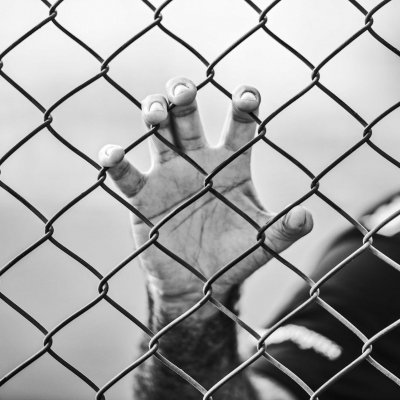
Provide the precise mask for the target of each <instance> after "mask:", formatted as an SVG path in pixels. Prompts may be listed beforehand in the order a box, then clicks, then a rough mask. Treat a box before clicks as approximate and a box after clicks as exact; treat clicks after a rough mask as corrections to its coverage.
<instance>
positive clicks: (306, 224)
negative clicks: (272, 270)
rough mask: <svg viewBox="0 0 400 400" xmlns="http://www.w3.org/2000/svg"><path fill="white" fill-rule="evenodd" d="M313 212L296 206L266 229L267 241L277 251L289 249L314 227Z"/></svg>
mask: <svg viewBox="0 0 400 400" xmlns="http://www.w3.org/2000/svg"><path fill="white" fill-rule="evenodd" d="M313 225H314V222H313V218H312V215H311V213H310V212H309V211H308V210H307V209H306V208H304V207H302V206H296V207H294V208H293V209H292V210H290V211H289V212H288V213H287V214H286V215H284V216H283V217H282V218H280V219H279V220H278V221H276V222H275V223H274V224H273V225H271V226H270V227H269V228H268V229H267V230H266V231H265V243H266V244H267V246H268V247H270V248H271V249H272V250H273V251H275V252H276V253H280V252H281V251H283V250H285V249H287V248H288V247H289V246H291V245H292V244H293V243H294V242H296V241H297V240H298V239H300V238H301V237H303V236H305V235H307V234H308V233H309V232H310V231H311V230H312V228H313Z"/></svg>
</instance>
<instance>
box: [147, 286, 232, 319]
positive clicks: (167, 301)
mask: <svg viewBox="0 0 400 400" xmlns="http://www.w3.org/2000/svg"><path fill="white" fill-rule="evenodd" d="M147 290H148V296H149V302H150V308H151V311H152V314H153V315H163V316H165V317H167V318H168V319H169V320H170V321H172V320H174V319H176V318H178V317H179V316H181V315H182V314H184V313H185V312H187V311H188V310H190V309H191V308H193V307H196V305H199V308H197V309H196V310H195V311H193V313H192V314H191V315H190V317H189V318H191V319H195V320H200V321H201V320H207V319H210V318H212V317H213V316H215V315H216V314H218V313H221V311H220V310H219V309H218V308H217V307H216V306H215V305H214V304H212V303H211V301H206V302H203V303H202V304H201V301H202V300H203V299H204V297H205V295H204V294H203V292H202V291H201V290H200V289H199V290H198V291H195V292H194V291H192V292H190V293H180V294H178V293H174V294H171V293H165V292H163V291H162V290H160V289H159V288H158V287H156V286H154V285H152V284H151V283H149V284H148V285H147ZM212 297H213V298H214V299H215V300H217V301H219V302H220V303H222V304H223V305H224V306H225V307H227V308H228V309H229V310H231V311H234V310H235V308H236V305H237V302H238V300H239V287H237V286H235V287H233V288H232V289H231V290H230V291H228V292H226V293H215V292H214V291H213V293H212Z"/></svg>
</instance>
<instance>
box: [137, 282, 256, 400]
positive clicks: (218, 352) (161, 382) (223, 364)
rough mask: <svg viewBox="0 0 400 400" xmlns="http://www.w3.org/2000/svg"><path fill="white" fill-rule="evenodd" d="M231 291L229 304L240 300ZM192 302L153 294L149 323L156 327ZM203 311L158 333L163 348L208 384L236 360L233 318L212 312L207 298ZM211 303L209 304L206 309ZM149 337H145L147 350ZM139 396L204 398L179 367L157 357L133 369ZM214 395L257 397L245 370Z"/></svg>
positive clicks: (252, 399) (144, 399)
mask: <svg viewBox="0 0 400 400" xmlns="http://www.w3.org/2000/svg"><path fill="white" fill-rule="evenodd" d="M236 297H237V293H236V290H235V293H232V294H231V295H230V298H229V299H228V301H227V306H232V305H233V304H234V303H235V301H236ZM188 307H189V306H188V304H177V303H174V304H171V303H169V304H168V303H167V302H162V301H161V302H160V301H159V300H157V299H151V300H150V309H151V310H150V316H149V325H150V328H151V329H152V330H153V331H154V332H157V331H159V330H160V329H161V328H163V327H164V326H165V325H167V324H168V323H170V322H171V321H173V320H174V319H175V318H177V317H178V316H179V315H181V314H182V313H183V312H184V311H186V310H187V309H188ZM204 307H205V308H204V309H203V310H201V312H200V313H197V312H196V313H194V314H193V315H191V316H190V317H189V318H187V319H185V320H184V321H182V322H181V323H180V324H178V325H177V326H175V327H174V328H173V329H172V330H170V331H169V332H168V333H167V334H166V335H164V336H163V337H162V338H161V339H160V347H159V352H160V353H161V354H162V355H163V356H165V357H166V358H167V359H168V360H170V361H171V362H173V363H174V364H176V365H177V366H178V367H179V368H181V369H182V370H184V371H185V372H186V373H187V374H189V375H190V376H191V377H192V378H194V379H195V380H196V381H197V382H198V383H200V384H201V385H202V386H203V387H205V388H206V389H209V388H210V387H212V386H213V385H214V384H215V383H217V382H218V381H219V380H220V379H222V378H223V377H224V376H226V375H227V374H228V373H229V372H231V371H232V370H233V369H234V368H235V367H236V366H237V365H238V364H239V357H238V352H237V337H236V329H235V324H234V322H233V321H232V320H230V319H229V318H228V317H226V316H225V315H224V314H223V313H221V312H213V310H211V307H213V306H212V305H210V304H206V305H205V306H204ZM207 308H209V309H208V310H207ZM147 347H148V338H147V339H146V340H143V342H142V348H143V350H145V349H147ZM134 392H135V397H134V398H135V399H139V400H149V399H151V400H161V399H173V398H176V397H177V396H178V395H179V398H180V399H183V400H191V399H201V398H202V395H201V394H200V393H199V391H197V390H196V389H195V388H193V387H192V386H191V385H190V384H188V383H187V382H185V381H184V380H183V379H182V378H181V377H179V376H178V375H177V374H176V373H175V372H172V371H170V370H169V369H168V368H167V367H165V366H164V365H163V364H162V363H161V362H160V361H159V360H158V359H157V358H156V357H152V358H151V359H149V360H147V361H146V362H145V363H144V364H142V365H141V366H140V367H139V368H138V370H137V372H136V374H135V385H134ZM213 399H216V400H225V399H229V400H236V399H241V400H255V399H256V396H255V393H254V391H253V389H252V387H251V385H250V382H249V380H248V378H247V375H246V373H245V372H243V373H240V374H238V375H237V376H236V377H235V378H233V379H231V380H230V381H228V382H227V383H226V384H224V385H223V386H222V387H221V388H219V389H218V390H217V392H216V393H215V394H214V395H213Z"/></svg>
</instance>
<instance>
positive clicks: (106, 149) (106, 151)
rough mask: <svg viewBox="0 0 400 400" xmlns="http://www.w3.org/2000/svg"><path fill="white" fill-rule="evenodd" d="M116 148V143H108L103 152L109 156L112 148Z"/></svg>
mask: <svg viewBox="0 0 400 400" xmlns="http://www.w3.org/2000/svg"><path fill="white" fill-rule="evenodd" d="M117 148H119V146H117V145H115V144H110V145H108V146H107V147H106V148H105V149H104V154H105V155H106V156H107V157H110V154H111V152H112V150H113V149H117Z"/></svg>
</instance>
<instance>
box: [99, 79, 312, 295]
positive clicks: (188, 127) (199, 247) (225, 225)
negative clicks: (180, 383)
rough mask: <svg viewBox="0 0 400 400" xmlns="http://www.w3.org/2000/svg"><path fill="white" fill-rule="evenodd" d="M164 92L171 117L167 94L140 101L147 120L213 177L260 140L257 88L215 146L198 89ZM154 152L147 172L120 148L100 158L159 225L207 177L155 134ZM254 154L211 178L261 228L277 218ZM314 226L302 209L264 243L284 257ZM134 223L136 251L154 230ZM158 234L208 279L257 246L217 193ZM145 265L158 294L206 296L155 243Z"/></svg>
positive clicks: (229, 276) (246, 263)
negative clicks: (260, 184) (260, 193)
mask: <svg viewBox="0 0 400 400" xmlns="http://www.w3.org/2000/svg"><path fill="white" fill-rule="evenodd" d="M166 89H167V98H168V100H169V101H170V102H172V103H174V104H175V105H176V106H175V107H174V108H173V109H172V110H171V111H170V112H168V111H167V100H166V98H165V97H164V96H163V95H161V94H157V95H152V96H148V97H147V98H146V99H145V100H144V101H143V103H142V114H143V119H144V121H145V123H146V124H147V126H148V127H150V126H151V125H158V124H159V125H160V127H159V129H158V132H159V133H160V134H161V135H162V136H163V137H164V138H166V139H167V140H168V141H170V142H171V143H174V137H175V138H177V140H178V141H179V147H180V148H181V149H182V150H183V151H184V152H185V153H186V154H187V155H188V156H189V157H191V158H192V159H193V160H195V161H196V163H198V164H199V165H200V166H202V168H203V169H204V170H205V171H207V172H211V171H212V170H213V169H214V168H215V167H217V166H218V165H219V164H220V163H222V162H223V161H224V160H226V159H227V158H228V157H230V156H231V155H232V154H233V153H234V152H235V151H237V150H238V149H239V148H240V147H242V146H243V145H245V144H246V143H247V142H249V141H250V140H251V139H252V138H253V137H254V133H255V127H256V124H255V122H254V120H253V119H252V117H251V116H250V115H249V113H250V112H253V113H256V114H257V112H258V107H259V104H260V94H259V93H258V91H257V90H256V89H254V88H252V87H249V86H241V87H239V88H237V89H236V90H235V92H234V94H233V98H232V105H231V108H230V110H229V113H228V115H227V119H226V123H225V125H224V128H223V133H222V137H221V141H220V144H219V145H218V146H217V147H210V146H209V145H208V143H207V141H206V138H205V136H204V132H203V127H202V124H201V121H200V115H199V111H198V108H197V103H196V99H195V98H196V87H195V85H194V84H193V83H192V82H191V81H189V80H188V79H185V78H175V79H172V80H170V81H169V82H168V83H167V85H166ZM151 155H152V160H153V162H152V167H151V169H150V170H149V171H148V172H147V173H145V174H143V173H141V172H140V171H138V170H137V169H136V168H135V167H134V166H133V165H131V164H130V163H129V161H128V160H127V159H126V158H125V157H124V150H123V149H122V148H121V147H119V146H115V145H108V146H105V147H103V148H102V150H101V151H100V153H99V159H100V163H101V165H102V166H104V167H108V168H109V169H108V173H109V175H110V176H111V177H112V178H113V180H114V181H115V183H116V185H117V186H118V187H119V189H120V190H121V191H122V192H123V193H124V194H125V195H126V196H127V197H128V199H129V201H130V202H131V204H132V205H134V206H135V207H136V208H137V209H138V210H139V211H140V212H141V213H142V214H143V215H145V216H146V217H147V218H148V219H149V220H151V221H152V223H154V224H156V223H157V222H159V221H160V220H161V219H162V218H164V217H165V216H166V215H167V214H168V213H170V212H171V211H172V210H174V209H175V208H176V207H177V206H178V205H179V204H181V203H182V202H183V201H185V200H187V199H188V198H190V197H191V196H192V195H194V194H195V193H197V192H198V191H200V190H201V189H202V188H203V187H204V175H202V174H201V173H200V172H199V171H197V170H196V169H195V168H194V167H192V166H191V165H190V164H189V163H188V162H187V161H186V160H184V159H183V158H182V157H180V156H179V155H177V154H176V153H175V152H174V151H173V150H171V149H170V148H169V147H168V146H166V145H165V144H164V143H162V142H161V141H160V140H159V139H157V138H156V137H151ZM250 156H251V148H250V149H249V150H247V151H246V152H244V153H243V154H242V155H240V156H239V157H238V158H236V159H235V160H234V161H233V162H232V163H231V164H229V165H228V166H226V167H225V168H223V169H222V170H221V171H220V172H219V173H218V174H217V175H216V176H215V177H214V178H213V188H214V189H215V190H217V191H218V192H219V193H221V194H223V195H224V196H225V197H226V198H227V199H228V200H229V201H231V202H232V203H234V204H235V205H236V206H237V207H238V208H239V209H241V210H243V212H245V213H246V214H248V215H249V216H250V217H251V218H252V219H253V220H254V221H256V223H257V224H259V225H263V224H265V223H266V222H267V221H268V220H269V219H270V218H272V217H273V216H274V214H273V213H271V212H269V211H267V210H265V209H264V208H263V206H262V205H261V203H260V201H259V200H258V197H257V194H256V192H255V188H254V186H253V183H252V179H251V172H250ZM312 225H313V221H312V217H311V214H310V213H309V212H308V211H307V210H305V209H304V208H302V207H301V206H297V207H295V208H293V209H292V210H291V211H290V212H289V213H288V214H287V215H286V216H284V217H282V218H281V219H279V220H278V221H277V222H276V223H274V224H273V225H271V226H270V227H269V228H268V229H267V230H266V231H265V244H266V245H267V246H268V247H269V248H271V249H272V250H273V251H275V252H277V253H279V252H281V251H283V250H285V249H286V248H287V247H289V246H290V245H291V244H292V243H294V242H295V241H296V240H297V239H299V238H300V237H302V236H304V235H305V234H307V233H308V232H309V231H310V230H311V229H312ZM132 226H133V234H134V239H135V242H136V245H137V246H141V245H142V244H143V243H145V242H146V241H148V240H149V232H150V228H149V227H148V226H147V225H146V224H145V223H143V222H142V221H140V220H139V219H137V218H135V217H134V216H133V221H132ZM159 232H160V236H159V238H158V239H157V240H158V242H159V243H161V244H162V245H163V246H165V247H166V248H168V249H169V250H170V251H171V252H173V253H175V254H177V255H178V256H179V257H180V258H182V259H183V260H185V261H186V262H187V263H189V264H190V265H192V266H193V267H195V268H196V269H198V270H199V271H200V272H201V273H202V274H203V275H204V276H206V277H207V278H209V277H210V276H212V275H213V274H214V273H216V272H217V271H218V270H219V269H221V268H222V267H223V266H224V265H226V264H227V263H228V262H230V261H232V260H233V259H235V258H236V257H238V256H239V255H240V254H242V253H243V252H245V251H246V250H247V249H249V248H250V247H252V246H253V245H255V244H256V242H257V239H256V237H257V230H256V229H255V228H254V227H253V226H252V225H250V224H249V223H248V222H247V221H245V220H244V219H243V218H242V217H241V216H239V215H238V214H237V213H236V212H235V211H233V210H232V209H230V208H229V207H228V206H227V205H226V204H224V203H223V202H222V201H221V200H219V199H218V198H216V197H215V196H214V195H213V194H211V193H206V194H205V195H203V196H202V197H201V198H199V199H198V200H197V201H195V202H194V203H193V204H191V205H190V206H188V207H187V208H185V209H184V210H183V211H181V212H180V213H179V214H177V215H176V216H174V217H173V218H172V219H171V220H170V221H169V222H167V223H166V224H165V225H163V226H162V228H161V229H160V231H159ZM270 258H271V256H270V254H269V253H268V252H267V251H265V250H263V249H262V248H258V249H257V250H256V251H254V252H253V253H251V254H250V255H248V256H247V257H246V258H245V259H243V260H242V261H240V262H239V263H237V264H235V265H234V266H233V267H232V268H231V269H230V270H229V271H227V272H226V273H225V274H223V275H222V276H221V277H219V278H218V279H217V280H216V281H215V282H214V283H213V284H212V290H213V295H215V296H217V297H219V298H223V297H224V296H226V295H227V294H228V293H229V291H230V289H231V288H232V287H234V286H237V285H239V284H240V283H242V282H243V281H244V280H245V279H246V278H247V277H248V276H249V275H251V274H252V273H253V272H254V271H256V270H257V269H258V268H259V267H261V266H262V265H264V264H265V263H266V262H267V261H268V260H269V259H270ZM140 261H141V265H142V267H143V269H144V271H145V273H146V277H147V279H148V282H149V287H150V290H151V291H152V293H153V295H156V296H159V297H160V298H162V299H166V300H167V301H175V300H176V301H180V302H184V301H185V300H186V299H189V300H191V301H193V300H195V301H196V300H198V299H200V298H201V297H202V296H203V293H202V287H203V283H202V282H201V281H200V280H199V279H198V278H197V277H195V276H194V275H193V274H192V273H191V272H190V271H188V270H187V269H185V267H183V266H182V265H180V264H179V263H177V262H176V261H175V260H173V259H172V258H170V257H169V256H168V255H166V254H164V253H163V252H162V251H161V250H160V249H158V248H157V247H156V246H154V245H153V246H150V247H149V248H148V249H146V250H145V251H144V252H143V253H141V255H140Z"/></svg>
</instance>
